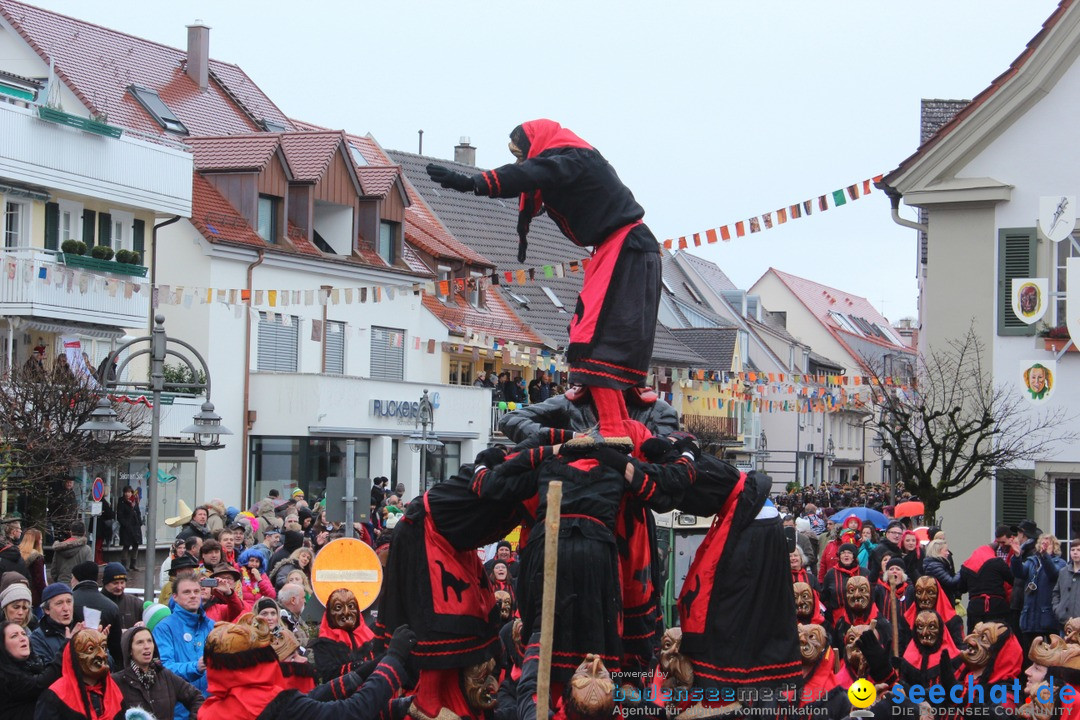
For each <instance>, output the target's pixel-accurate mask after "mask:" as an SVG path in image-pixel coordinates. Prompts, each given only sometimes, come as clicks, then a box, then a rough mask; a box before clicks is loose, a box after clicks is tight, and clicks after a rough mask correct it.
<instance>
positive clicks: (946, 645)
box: [900, 613, 960, 687]
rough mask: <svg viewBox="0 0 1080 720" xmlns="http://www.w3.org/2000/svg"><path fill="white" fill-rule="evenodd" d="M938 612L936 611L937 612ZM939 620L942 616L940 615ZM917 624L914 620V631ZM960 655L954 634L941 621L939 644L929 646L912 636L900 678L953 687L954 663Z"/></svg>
mask: <svg viewBox="0 0 1080 720" xmlns="http://www.w3.org/2000/svg"><path fill="white" fill-rule="evenodd" d="M935 614H936V613H935ZM938 620H941V616H940V615H938ZM914 628H915V624H914V621H912V632H913V633H914ZM959 656H960V651H959V650H958V649H957V648H956V643H954V642H953V640H952V636H951V635H949V633H948V631H947V630H945V623H944V622H942V623H941V636H940V639H939V640H938V642H937V645H935V646H933V647H927V646H925V645H922V644H920V643H919V641H918V640H917V639H916V638H915V637H912V638H911V640H909V641H908V644H907V648H906V649H905V650H904V655H903V656H902V657H901V658H900V678H901V680H903V682H905V683H907V684H909V685H921V686H923V687H930V686H931V685H945V686H946V687H952V685H953V682H955V677H954V676H953V663H954V662H955V661H956V659H957V658H958V657H959Z"/></svg>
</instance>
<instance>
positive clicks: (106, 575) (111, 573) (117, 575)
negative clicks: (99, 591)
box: [101, 562, 127, 585]
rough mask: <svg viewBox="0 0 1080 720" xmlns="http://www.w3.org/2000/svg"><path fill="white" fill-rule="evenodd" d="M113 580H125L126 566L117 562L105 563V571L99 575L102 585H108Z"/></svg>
mask: <svg viewBox="0 0 1080 720" xmlns="http://www.w3.org/2000/svg"><path fill="white" fill-rule="evenodd" d="M114 580H127V568H126V567H124V566H123V565H122V564H121V563H118V562H111V563H109V564H108V565H106V566H105V571H104V572H103V573H102V575H101V584H102V585H108V584H109V583H111V582H113V581H114Z"/></svg>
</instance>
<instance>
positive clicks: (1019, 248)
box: [997, 227, 1035, 335]
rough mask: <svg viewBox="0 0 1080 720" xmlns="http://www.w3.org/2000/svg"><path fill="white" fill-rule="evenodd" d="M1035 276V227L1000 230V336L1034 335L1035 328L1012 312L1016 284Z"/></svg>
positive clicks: (998, 314)
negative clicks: (1013, 289)
mask: <svg viewBox="0 0 1080 720" xmlns="http://www.w3.org/2000/svg"><path fill="white" fill-rule="evenodd" d="M1034 276H1035V228H1033V227H1031V228H1002V229H1000V230H998V302H997V305H998V307H997V333H998V335H1034V334H1035V326H1034V325H1028V324H1027V323H1026V322H1024V321H1023V320H1021V319H1020V318H1018V317H1016V315H1014V314H1013V311H1012V281H1013V279H1014V278H1028V277H1034Z"/></svg>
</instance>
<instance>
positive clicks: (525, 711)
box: [517, 633, 540, 720]
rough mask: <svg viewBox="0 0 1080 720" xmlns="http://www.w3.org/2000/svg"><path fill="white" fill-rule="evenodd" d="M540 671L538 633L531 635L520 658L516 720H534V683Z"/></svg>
mask: <svg viewBox="0 0 1080 720" xmlns="http://www.w3.org/2000/svg"><path fill="white" fill-rule="evenodd" d="M539 671H540V633H533V636H532V638H531V639H530V640H529V644H528V645H527V646H526V647H525V655H524V656H523V657H522V658H521V677H520V678H519V679H518V684H517V712H518V720H536V681H537V673H539Z"/></svg>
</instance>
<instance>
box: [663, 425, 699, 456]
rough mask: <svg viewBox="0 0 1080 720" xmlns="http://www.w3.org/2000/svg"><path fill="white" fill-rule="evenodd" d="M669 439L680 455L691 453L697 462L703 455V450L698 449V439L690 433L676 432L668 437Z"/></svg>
mask: <svg viewBox="0 0 1080 720" xmlns="http://www.w3.org/2000/svg"><path fill="white" fill-rule="evenodd" d="M667 439H668V440H670V441H671V442H672V443H673V444H674V445H675V449H676V450H678V451H679V452H680V453H684V452H689V453H690V454H691V455H693V456H694V459H695V460H697V459H698V456H700V455H701V450H700V449H699V448H698V444H697V438H696V437H694V436H693V435H691V434H690V433H688V432H683V431H682V430H676V431H675V432H673V433H671V434H670V435H668V436H667Z"/></svg>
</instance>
